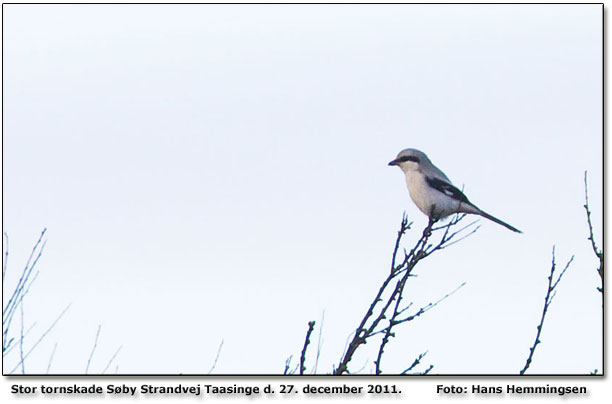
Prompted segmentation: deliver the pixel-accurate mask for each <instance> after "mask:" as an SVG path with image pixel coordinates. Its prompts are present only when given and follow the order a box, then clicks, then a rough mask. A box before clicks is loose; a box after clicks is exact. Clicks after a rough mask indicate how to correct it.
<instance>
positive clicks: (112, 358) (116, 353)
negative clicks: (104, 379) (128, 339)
mask: <svg viewBox="0 0 612 404" xmlns="http://www.w3.org/2000/svg"><path fill="white" fill-rule="evenodd" d="M121 348H123V345H120V346H119V348H117V350H116V351H115V353H114V354H113V356H112V357H111V358H110V360H109V361H108V363H107V364H106V367H105V368H104V370H103V371H102V374H104V373H106V370H107V369H108V368H109V366H110V365H111V363H113V361H114V360H115V358H116V357H117V355H118V354H119V351H121Z"/></svg>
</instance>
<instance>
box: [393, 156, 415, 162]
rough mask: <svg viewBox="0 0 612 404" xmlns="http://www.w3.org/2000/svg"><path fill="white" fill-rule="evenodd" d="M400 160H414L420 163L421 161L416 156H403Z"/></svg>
mask: <svg viewBox="0 0 612 404" xmlns="http://www.w3.org/2000/svg"><path fill="white" fill-rule="evenodd" d="M398 160H399V161H401V162H404V161H414V162H415V163H419V162H420V161H419V158H418V157H415V156H402V157H400V158H399V159H398Z"/></svg>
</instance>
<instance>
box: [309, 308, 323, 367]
mask: <svg viewBox="0 0 612 404" xmlns="http://www.w3.org/2000/svg"><path fill="white" fill-rule="evenodd" d="M324 324H325V310H323V313H322V314H321V325H319V340H318V341H317V357H316V359H315V364H314V369H313V371H312V373H313V374H317V368H318V367H319V356H320V355H321V344H322V336H323V325H324Z"/></svg>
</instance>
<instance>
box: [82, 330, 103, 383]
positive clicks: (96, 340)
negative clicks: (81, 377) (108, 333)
mask: <svg viewBox="0 0 612 404" xmlns="http://www.w3.org/2000/svg"><path fill="white" fill-rule="evenodd" d="M101 328H102V324H100V325H98V331H97V332H96V339H95V340H94V344H93V347H92V348H91V353H90V354H89V359H87V367H86V368H85V374H87V372H88V371H89V365H90V364H91V358H93V356H94V352H96V347H97V346H98V338H99V337H100V329H101Z"/></svg>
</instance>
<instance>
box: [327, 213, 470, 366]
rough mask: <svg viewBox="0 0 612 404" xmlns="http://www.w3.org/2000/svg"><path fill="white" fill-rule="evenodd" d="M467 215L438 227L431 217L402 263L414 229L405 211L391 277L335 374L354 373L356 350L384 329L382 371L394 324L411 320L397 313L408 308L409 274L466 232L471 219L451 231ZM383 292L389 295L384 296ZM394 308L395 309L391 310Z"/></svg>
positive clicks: (377, 363) (381, 350)
mask: <svg viewBox="0 0 612 404" xmlns="http://www.w3.org/2000/svg"><path fill="white" fill-rule="evenodd" d="M464 217H465V215H456V216H454V217H453V218H452V219H451V220H450V221H449V222H448V223H447V224H445V225H442V226H439V227H434V225H435V224H436V222H437V219H430V220H429V223H428V225H427V226H426V227H425V228H424V229H423V232H422V235H421V237H420V239H419V240H418V241H417V242H416V244H415V245H414V247H412V249H410V251H407V250H406V249H403V251H404V257H403V259H402V261H401V262H400V263H398V262H397V260H398V251H399V248H400V245H401V239H402V236H403V235H404V234H405V233H406V231H407V230H408V229H410V225H411V224H408V220H407V218H406V215H405V214H404V215H403V216H402V222H401V225H400V229H399V231H398V232H397V239H396V241H395V246H394V249H393V254H392V260H391V271H390V273H389V274H388V276H387V278H386V279H385V280H384V281H383V283H382V286H381V287H380V288H379V290H378V292H377V294H376V296H375V297H374V299H373V301H372V303H371V304H370V306H369V308H368V310H367V311H366V314H365V316H364V317H363V319H362V320H361V322H360V324H359V326H358V327H357V329H356V330H355V332H354V334H353V337H352V340H351V342H350V343H349V344H348V347H347V348H346V350H345V353H344V355H343V357H342V359H341V360H340V363H339V365H338V367H337V368H336V369H335V370H334V372H333V373H334V374H335V375H341V374H345V373H350V372H349V370H348V363H349V362H350V361H351V359H352V357H353V355H354V353H355V351H356V350H357V349H358V348H359V347H360V346H361V345H363V344H365V343H366V341H367V340H368V338H371V337H372V336H374V335H378V334H380V333H383V334H384V336H383V339H382V342H381V345H380V346H379V351H378V355H377V358H376V360H375V361H374V364H375V365H376V373H377V374H380V373H381V367H380V362H381V358H382V354H383V352H384V348H385V345H386V344H387V343H388V342H389V339H390V338H391V337H393V336H394V334H393V332H392V328H393V327H394V326H395V325H397V324H399V323H401V322H404V321H408V320H406V319H404V320H402V321H399V322H398V321H397V316H398V315H399V313H401V312H402V311H404V310H405V308H404V309H401V308H400V303H401V301H402V294H403V291H404V286H405V284H406V281H407V280H408V278H409V277H412V276H415V275H413V274H412V271H413V270H414V268H415V266H416V265H417V264H418V263H419V262H420V261H421V260H423V259H425V258H426V257H428V256H429V255H431V254H432V253H434V252H435V251H437V250H441V249H443V248H445V247H447V246H449V245H450V242H451V241H452V240H453V239H454V238H455V237H456V236H457V235H459V234H462V232H464V231H465V230H466V229H468V228H470V227H471V226H473V224H474V223H471V224H468V225H467V226H465V227H463V228H461V229H459V230H457V231H451V230H452V229H451V228H453V226H456V225H457V224H458V223H460V222H461V220H462V219H463V218H464ZM476 230H477V228H476V229H474V230H472V231H471V232H470V233H468V234H467V235H466V237H467V236H469V235H471V234H473V232H474V231H476ZM437 232H439V233H442V234H441V236H440V238H439V240H438V241H437V242H434V243H432V242H431V240H432V235H434V233H437ZM458 241H460V240H458ZM396 278H397V279H396ZM391 283H393V284H394V286H390V285H391ZM383 295H386V297H385V298H384V299H383ZM443 299H444V298H443ZM443 299H442V300H443ZM392 307H393V308H392ZM432 307H433V306H432ZM390 310H391V312H390V313H389V311H390ZM422 310H424V311H423V312H425V311H427V310H429V308H427V309H422ZM421 314H422V313H421ZM419 315H420V314H419ZM389 316H390V320H389V325H388V326H387V327H385V328H383V329H382V330H378V326H379V324H380V323H381V321H383V320H385V319H387V318H388V317H389ZM413 318H414V317H413Z"/></svg>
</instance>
